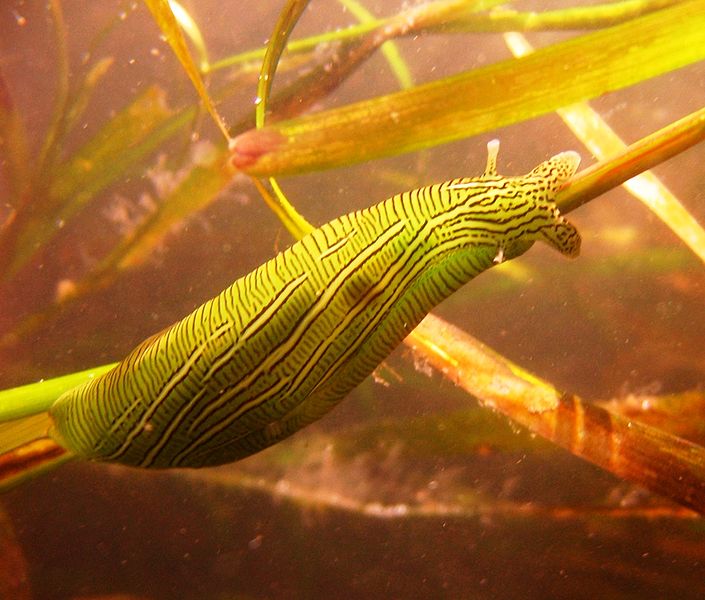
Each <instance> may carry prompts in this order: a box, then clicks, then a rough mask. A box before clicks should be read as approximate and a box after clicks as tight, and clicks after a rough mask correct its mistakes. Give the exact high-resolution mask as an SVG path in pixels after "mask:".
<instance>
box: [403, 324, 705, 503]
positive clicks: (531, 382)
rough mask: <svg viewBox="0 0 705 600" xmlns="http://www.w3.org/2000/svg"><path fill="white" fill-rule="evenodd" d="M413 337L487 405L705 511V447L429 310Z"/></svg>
mask: <svg viewBox="0 0 705 600" xmlns="http://www.w3.org/2000/svg"><path fill="white" fill-rule="evenodd" d="M407 343H408V344H409V345H410V346H411V347H412V348H413V349H414V350H416V351H417V352H418V353H419V354H420V355H421V356H422V357H423V358H424V359H425V360H427V361H428V362H429V363H430V364H431V365H433V366H435V367H437V368H438V369H439V370H441V371H442V372H443V374H444V375H445V376H446V377H448V378H449V379H451V380H453V381H455V382H456V383H457V385H459V386H461V387H462V388H463V389H465V390H466V391H467V392H469V393H470V394H472V395H474V396H476V397H477V398H478V399H479V400H480V401H482V402H483V404H485V405H486V406H488V407H490V408H493V409H495V410H498V411H500V412H502V413H504V414H505V415H507V416H508V417H510V418H511V419H512V420H514V421H516V422H517V423H520V424H522V425H524V426H525V427H527V428H528V429H529V430H530V431H532V432H533V433H536V434H538V435H541V436H542V437H545V438H546V439H548V440H550V441H552V442H553V443H555V444H558V445H559V446H562V447H564V448H566V449H567V450H569V451H570V452H571V453H573V454H575V455H576V456H579V457H581V458H583V459H585V460H587V461H589V462H592V463H593V464H596V465H598V466H599V467H601V468H603V469H605V470H607V471H609V472H611V473H614V474H615V475H617V476H618V477H622V478H624V479H627V480H629V481H632V482H635V483H638V484H639V485H642V486H644V487H646V488H647V489H649V490H651V491H653V492H656V493H657V494H661V495H663V496H666V497H668V498H671V499H672V500H674V501H675V502H678V503H679V504H682V505H684V506H687V507H688V508H691V509H693V510H695V511H697V512H699V513H701V514H705V448H703V447H702V446H698V445H697V444H693V443H691V442H688V441H686V440H683V439H681V438H678V437H676V436H674V435H671V434H669V433H666V432H664V431H661V430H659V429H656V428H654V427H649V426H647V425H643V424H641V423H639V422H637V421H633V420H631V419H628V418H625V417H622V416H621V415H618V414H615V413H611V412H609V411H607V410H605V409H604V408H602V407H600V406H598V405H595V404H590V403H587V402H583V401H582V400H581V399H580V398H578V397H577V396H575V395H572V394H566V393H562V392H559V391H558V390H556V389H555V388H554V387H553V386H551V385H550V384H548V383H546V382H544V381H542V380H540V379H539V378H537V377H535V376H533V375H531V374H530V373H528V372H526V371H524V370H523V369H521V368H520V367H518V366H517V365H514V364H512V363H511V362H510V361H509V360H507V359H505V358H504V357H502V356H500V355H499V354H496V353H495V352H493V351H492V350H491V349H489V348H487V347H486V346H484V345H483V344H482V343H481V342H479V341H478V340H475V339H474V338H472V337H471V336H470V335H469V334H467V333H465V332H463V331H462V330H460V329H458V328H457V327H454V326H453V325H450V324H449V323H446V322H444V321H442V320H441V319H439V318H438V317H435V316H433V315H428V316H427V317H426V319H424V321H422V322H421V324H420V325H419V326H418V327H417V328H416V329H415V330H414V331H413V332H412V334H411V335H410V336H409V338H407Z"/></svg>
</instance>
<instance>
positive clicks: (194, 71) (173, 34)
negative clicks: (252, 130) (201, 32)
mask: <svg viewBox="0 0 705 600" xmlns="http://www.w3.org/2000/svg"><path fill="white" fill-rule="evenodd" d="M144 1H145V3H146V4H147V7H148V8H149V10H150V11H151V13H152V15H153V16H154V20H155V21H156V22H157V25H158V26H159V29H160V30H161V32H162V34H163V35H164V37H165V38H166V41H167V42H168V43H169V45H170V46H171V49H172V50H173V51H174V54H176V56H177V58H178V59H179V62H180V63H181V66H182V67H183V68H184V70H185V71H186V74H187V75H188V76H189V79H190V80H191V83H193V86H194V87H195V88H196V91H197V92H198V95H199V97H200V98H201V101H202V102H203V105H204V106H205V107H206V109H207V110H208V112H209V113H210V115H211V116H212V117H213V120H214V121H215V122H216V124H217V125H218V128H219V129H220V131H221V133H222V134H223V136H224V137H225V139H226V140H229V139H230V135H229V134H228V128H227V127H226V125H225V123H224V121H223V118H222V117H221V116H220V114H219V113H218V110H217V109H216V107H215V104H213V101H212V100H211V97H210V95H209V94H208V92H207V90H206V86H205V84H204V83H203V79H202V78H201V73H200V71H199V70H198V67H197V66H196V63H195V61H194V60H193V58H192V57H191V52H190V51H189V49H188V46H187V45H186V40H184V36H183V35H182V33H181V28H180V27H179V24H178V22H177V20H176V17H175V16H174V13H173V12H172V10H171V7H170V6H169V2H168V0H144Z"/></svg>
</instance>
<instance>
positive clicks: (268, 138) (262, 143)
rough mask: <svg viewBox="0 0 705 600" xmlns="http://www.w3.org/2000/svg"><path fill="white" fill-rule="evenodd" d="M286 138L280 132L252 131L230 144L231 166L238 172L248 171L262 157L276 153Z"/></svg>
mask: <svg viewBox="0 0 705 600" xmlns="http://www.w3.org/2000/svg"><path fill="white" fill-rule="evenodd" d="M285 141H286V138H285V137H284V136H283V135H282V134H281V133H279V132H278V131H272V130H267V129H251V130H249V131H246V132H245V133H243V134H241V135H239V136H237V137H236V138H234V139H233V141H232V143H231V144H230V158H229V163H230V166H231V167H232V168H234V169H236V170H238V171H247V170H248V169H249V168H251V167H252V166H254V165H255V164H256V163H257V161H259V159H260V158H262V156H264V155H265V154H269V153H271V152H274V151H275V150H277V148H279V147H280V146H281V145H282V144H283V143H284V142H285Z"/></svg>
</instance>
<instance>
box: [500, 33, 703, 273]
mask: <svg viewBox="0 0 705 600" xmlns="http://www.w3.org/2000/svg"><path fill="white" fill-rule="evenodd" d="M504 38H505V42H506V43H507V45H508V46H509V48H510V50H511V51H512V53H513V54H514V55H515V56H524V55H526V54H529V53H531V52H532V51H533V49H532V47H531V45H530V44H529V42H528V41H527V40H526V38H525V37H524V36H523V35H521V34H520V33H516V32H514V33H507V34H505V36H504ZM557 112H558V115H559V116H560V117H561V118H562V119H563V122H564V123H565V124H566V125H567V126H568V127H569V128H570V129H571V131H573V133H574V134H575V135H576V137H577V138H578V139H579V140H580V141H581V142H582V143H583V144H584V145H585V146H586V147H587V149H588V150H589V151H590V153H591V154H592V155H593V156H594V157H595V158H597V159H598V160H605V159H607V158H609V157H610V156H614V155H616V154H619V153H622V152H624V150H625V149H626V144H625V143H624V142H623V141H622V139H621V138H620V137H619V136H618V135H617V134H616V133H615V131H614V130H613V129H612V128H611V127H610V126H609V125H608V124H607V123H606V122H605V120H604V119H603V118H602V117H601V116H600V114H599V113H598V112H597V111H595V110H594V109H593V108H592V107H591V106H590V105H589V104H587V103H585V102H581V103H578V104H573V105H571V106H566V107H563V108H559V109H558V111H557ZM622 185H623V186H624V187H625V188H626V189H627V191H629V192H630V193H631V194H632V195H633V196H634V197H635V198H637V199H638V200H640V201H641V202H642V203H643V204H644V205H645V206H646V207H647V208H648V209H649V210H651V211H652V212H653V213H654V214H655V215H656V216H657V217H658V218H659V219H661V221H663V222H664V224H665V225H666V226H667V227H669V228H670V229H671V231H673V233H675V234H676V235H677V236H678V238H680V239H681V241H683V243H685V244H686V245H687V246H688V247H689V248H690V249H691V250H692V251H693V253H695V254H696V255H697V256H698V257H699V258H700V260H702V261H703V262H705V230H703V228H702V226H701V225H700V224H699V223H698V221H697V220H696V219H695V217H694V216H693V215H692V214H691V213H690V212H689V211H688V210H687V209H686V208H685V207H684V206H683V205H682V204H681V202H680V201H679V200H678V198H676V196H675V195H674V194H673V193H672V192H671V191H670V190H669V189H668V188H667V187H666V186H665V185H664V184H663V183H662V182H661V180H660V179H659V178H658V177H657V176H656V175H655V174H654V173H652V172H651V171H649V170H645V171H643V172H641V173H639V174H638V175H636V176H634V177H632V178H631V179H628V180H627V181H625V182H624V183H623V184H622Z"/></svg>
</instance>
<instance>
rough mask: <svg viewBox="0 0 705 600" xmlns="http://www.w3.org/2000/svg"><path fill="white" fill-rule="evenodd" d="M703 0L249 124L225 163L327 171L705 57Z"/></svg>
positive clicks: (253, 168)
mask: <svg viewBox="0 0 705 600" xmlns="http://www.w3.org/2000/svg"><path fill="white" fill-rule="evenodd" d="M703 32H705V0H692V1H690V2H683V3H681V4H678V5H675V6H673V7H670V8H665V9H663V10H660V11H657V12H654V13H651V14H648V15H646V16H642V17H639V18H637V19H634V20H632V21H629V22H626V23H622V24H620V25H616V26H614V27H610V28H608V29H604V30H601V31H598V32H594V33H590V34H587V35H583V36H579V37H576V38H573V39H571V40H568V41H566V42H562V43H559V44H555V45H552V46H550V47H547V48H544V49H542V50H538V51H537V52H535V53H534V54H532V55H531V56H528V57H524V58H521V59H513V60H506V61H503V62H500V63H497V64H494V65H491V66H488V67H485V68H482V69H476V70H473V71H469V72H465V73H461V74H459V75H456V76H454V77H449V78H446V79H442V80H439V81H436V82H432V83H429V84H426V85H421V86H417V87H414V88H411V89H409V90H405V91H402V92H398V93H395V94H389V95H386V96H380V97H376V98H374V99H371V100H367V101H363V102H358V103H355V104H351V105H348V106H344V107H341V108H338V109H333V110H328V111H325V112H320V113H316V114H312V115H307V116H304V117H300V118H297V119H293V120H289V121H284V122H281V123H276V124H273V125H270V126H266V127H264V128H262V129H260V130H250V131H248V132H246V133H244V134H242V135H240V136H238V137H237V138H236V139H235V140H234V143H233V151H232V155H231V161H232V164H233V166H234V167H235V168H237V169H240V170H242V171H244V172H246V173H248V174H250V175H256V176H265V175H266V176H274V175H281V174H293V173H301V172H305V171H312V170H317V169H328V168H333V167H337V166H342V165H348V164H352V163H356V162H362V161H367V160H372V159H374V158H379V157H383V156H392V155H396V154H401V153H404V152H410V151H413V150H418V149H421V148H427V147H430V146H434V145H437V144H441V143H445V142H450V141H453V140H457V139H460V138H463V137H468V136H471V135H476V134H479V133H482V132H486V131H490V130H495V129H497V128H498V127H503V126H506V125H510V124H512V123H516V122H520V121H523V120H526V119H530V118H532V117H536V116H539V115H542V114H546V113H548V112H552V111H554V110H556V109H557V108H560V107H561V106H564V105H566V104H570V103H573V102H578V101H581V100H586V99H588V98H594V97H597V96H600V95H602V94H605V93H608V92H610V91H614V90H618V89H622V88H625V87H627V86H630V85H633V84H635V83H638V82H640V81H643V80H645V79H649V78H652V77H656V76H658V75H661V74H663V73H667V72H670V71H673V70H675V69H678V68H680V67H683V66H686V65H688V64H692V63H694V62H697V61H699V60H703V59H705V33H703Z"/></svg>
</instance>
